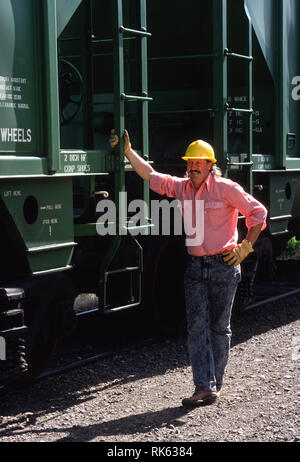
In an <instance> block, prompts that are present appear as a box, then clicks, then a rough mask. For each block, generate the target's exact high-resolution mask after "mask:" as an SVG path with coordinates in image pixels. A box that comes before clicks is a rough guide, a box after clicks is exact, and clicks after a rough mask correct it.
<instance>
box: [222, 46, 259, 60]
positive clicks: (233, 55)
mask: <svg viewBox="0 0 300 462" xmlns="http://www.w3.org/2000/svg"><path fill="white" fill-rule="evenodd" d="M224 55H225V56H231V57H232V58H239V59H246V60H247V61H253V56H247V55H240V54H239V53H231V52H230V51H229V50H228V48H225V50H224Z"/></svg>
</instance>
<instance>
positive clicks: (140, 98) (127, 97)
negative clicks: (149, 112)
mask: <svg viewBox="0 0 300 462" xmlns="http://www.w3.org/2000/svg"><path fill="white" fill-rule="evenodd" d="M120 96H121V99H122V100H130V101H135V100H137V101H153V98H150V97H149V96H136V95H125V93H121V95H120Z"/></svg>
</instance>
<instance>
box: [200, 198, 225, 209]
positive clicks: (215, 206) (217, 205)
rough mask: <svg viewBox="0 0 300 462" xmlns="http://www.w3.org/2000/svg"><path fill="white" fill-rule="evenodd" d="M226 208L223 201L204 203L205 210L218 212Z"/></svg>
mask: <svg viewBox="0 0 300 462" xmlns="http://www.w3.org/2000/svg"><path fill="white" fill-rule="evenodd" d="M225 207H226V204H225V202H223V201H207V200H206V201H204V210H206V209H207V210H209V211H210V210H214V209H215V210H218V209H224V208H225Z"/></svg>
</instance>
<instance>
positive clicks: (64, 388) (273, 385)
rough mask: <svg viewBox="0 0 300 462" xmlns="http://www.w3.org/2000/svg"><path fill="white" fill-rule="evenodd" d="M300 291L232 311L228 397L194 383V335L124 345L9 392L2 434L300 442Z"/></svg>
mask: <svg viewBox="0 0 300 462" xmlns="http://www.w3.org/2000/svg"><path fill="white" fill-rule="evenodd" d="M299 315H300V299H299V298H298V297H296V296H295V297H291V298H289V299H286V300H282V301H280V302H277V303H276V304H270V305H267V306H265V307H262V308H257V309H255V310H252V311H248V312H245V313H243V314H239V315H236V316H234V317H233V319H232V331H233V338H232V347H231V355H230V360H229V364H228V368H227V373H226V381H225V384H224V387H223V389H222V394H221V398H220V400H219V401H218V402H217V403H215V404H213V405H210V406H204V407H200V408H196V409H192V410H187V409H184V408H183V407H182V406H181V400H182V398H183V397H185V396H189V395H190V394H191V393H192V392H193V384H192V380H191V367H190V364H189V360H188V354H187V348H186V336H185V334H181V335H179V336H176V337H173V338H170V339H169V340H164V341H162V342H159V343H157V344H154V345H148V346H145V347H143V348H140V349H133V350H131V351H129V352H126V353H124V354H123V353H122V354H118V355H115V356H114V357H113V358H107V359H105V360H102V361H99V362H97V363H94V364H90V365H88V366H85V367H81V368H79V369H76V370H73V371H71V372H68V373H66V374H64V375H63V374H60V375H57V376H53V377H50V378H48V379H44V380H41V381H39V382H37V383H35V384H33V385H32V386H31V387H30V388H26V389H22V390H17V391H14V392H9V393H8V394H7V395H6V396H5V397H2V398H1V401H0V403H1V404H0V409H1V413H0V442H169V443H172V442H176V443H178V442H179V443H180V442H219V441H222V442H225V441H226V442H236V441H239V442H299V441H300V430H299V428H300V425H299V403H300V390H299V361H300V329H299V325H300V322H299Z"/></svg>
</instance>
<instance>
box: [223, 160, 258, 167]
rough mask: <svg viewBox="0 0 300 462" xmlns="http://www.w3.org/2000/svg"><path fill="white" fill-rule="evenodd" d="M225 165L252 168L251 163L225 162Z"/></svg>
mask: <svg viewBox="0 0 300 462" xmlns="http://www.w3.org/2000/svg"><path fill="white" fill-rule="evenodd" d="M227 165H241V166H246V167H252V165H253V162H252V161H251V162H227Z"/></svg>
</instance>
